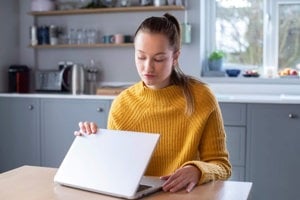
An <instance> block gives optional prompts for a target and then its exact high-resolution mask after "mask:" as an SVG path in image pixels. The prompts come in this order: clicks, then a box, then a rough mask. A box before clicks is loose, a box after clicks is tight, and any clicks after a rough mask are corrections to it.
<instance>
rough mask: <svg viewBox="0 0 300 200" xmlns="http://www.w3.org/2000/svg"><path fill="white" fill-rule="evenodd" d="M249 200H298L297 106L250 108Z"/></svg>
mask: <svg viewBox="0 0 300 200" xmlns="http://www.w3.org/2000/svg"><path fill="white" fill-rule="evenodd" d="M247 123H248V127H247V128H248V131H249V135H248V136H247V140H249V141H248V142H249V149H248V151H249V152H248V153H249V163H248V165H249V172H248V174H247V177H248V180H249V181H251V182H253V187H252V192H251V193H252V194H251V199H272V200H277V199H278V200H281V199H299V196H300V191H299V188H298V183H299V179H300V175H299V169H300V159H299V154H300V145H299V141H300V105H292V104H290V105H285V104H249V107H248V115H247Z"/></svg>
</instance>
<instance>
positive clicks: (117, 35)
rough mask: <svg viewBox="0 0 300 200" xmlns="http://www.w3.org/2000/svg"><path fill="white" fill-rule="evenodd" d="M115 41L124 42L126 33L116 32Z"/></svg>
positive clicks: (117, 42)
mask: <svg viewBox="0 0 300 200" xmlns="http://www.w3.org/2000/svg"><path fill="white" fill-rule="evenodd" d="M114 43H116V44H121V43H124V35H123V34H115V35H114Z"/></svg>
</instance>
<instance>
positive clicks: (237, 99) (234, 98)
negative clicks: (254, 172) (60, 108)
mask: <svg viewBox="0 0 300 200" xmlns="http://www.w3.org/2000/svg"><path fill="white" fill-rule="evenodd" d="M0 97H16V98H17V97H24V98H26V97H28V98H61V99H108V100H113V99H114V98H115V97H116V96H115V95H72V94H42V93H34V94H17V93H0ZM216 97H217V99H218V101H219V102H232V103H275V104H300V95H294V94H292V95H291V94H266V95H263V94H220V93H216Z"/></svg>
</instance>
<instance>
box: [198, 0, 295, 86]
mask: <svg viewBox="0 0 300 200" xmlns="http://www.w3.org/2000/svg"><path fill="white" fill-rule="evenodd" d="M263 1H264V7H263V12H264V14H263V21H264V25H263V29H264V36H263V62H262V69H261V76H260V78H258V79H255V81H257V80H262V79H265V80H264V81H263V82H266V81H269V80H270V81H271V80H272V81H271V82H274V81H275V82H279V81H282V80H280V79H279V78H277V79H272V78H266V77H265V76H264V74H265V70H267V67H269V66H272V67H275V68H276V72H277V70H278V46H279V43H278V38H279V36H278V34H279V30H278V27H279V26H278V20H279V16H278V10H279V5H281V4H300V0H286V1H284V0H263ZM200 7H201V12H204V14H203V15H202V17H203V16H204V18H205V20H201V19H200V22H201V23H202V24H201V25H200V27H201V30H202V31H201V32H200V33H201V34H203V35H204V37H201V38H202V40H201V41H200V42H201V43H204V45H202V48H204V49H203V50H202V51H200V52H202V53H201V55H200V57H201V58H202V63H203V66H204V67H203V69H202V73H203V71H205V70H207V57H208V56H209V54H210V52H212V51H213V50H214V49H215V46H216V43H215V42H216V41H215V26H211V25H212V24H215V18H216V17H215V16H216V1H215V0H201V2H200ZM274 41H276V42H274ZM231 80H232V79H231ZM252 80H253V79H252ZM239 81H240V80H239ZM247 82H248V80H247ZM283 82H293V83H294V82H297V83H299V81H298V80H284V81H283Z"/></svg>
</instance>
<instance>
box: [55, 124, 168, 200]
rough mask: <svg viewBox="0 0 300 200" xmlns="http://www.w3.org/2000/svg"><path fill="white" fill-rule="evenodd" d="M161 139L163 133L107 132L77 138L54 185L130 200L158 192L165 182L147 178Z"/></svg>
mask: <svg viewBox="0 0 300 200" xmlns="http://www.w3.org/2000/svg"><path fill="white" fill-rule="evenodd" d="M158 139H159V134H153V133H140V132H130V131H116V130H107V129H99V131H98V133H97V134H93V135H83V136H77V137H76V138H75V139H74V141H73V143H72V145H71V147H70V149H69V151H68V153H67V154H66V156H65V158H64V160H63V162H62V163H61V165H60V167H59V169H58V171H57V173H56V175H55V177H54V182H56V183H59V184H62V185H65V186H70V187H75V188H79V189H83V190H88V191H92V192H98V193H102V194H107V195H111V196H116V197H121V198H127V199H137V198H141V197H142V196H145V195H148V194H151V193H153V192H156V191H158V190H160V189H161V186H162V184H163V181H162V180H160V179H159V177H146V176H143V175H144V172H145V170H146V168H147V165H148V163H149V161H150V158H151V155H152V153H153V151H154V149H155V146H156V144H157V142H158Z"/></svg>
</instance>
